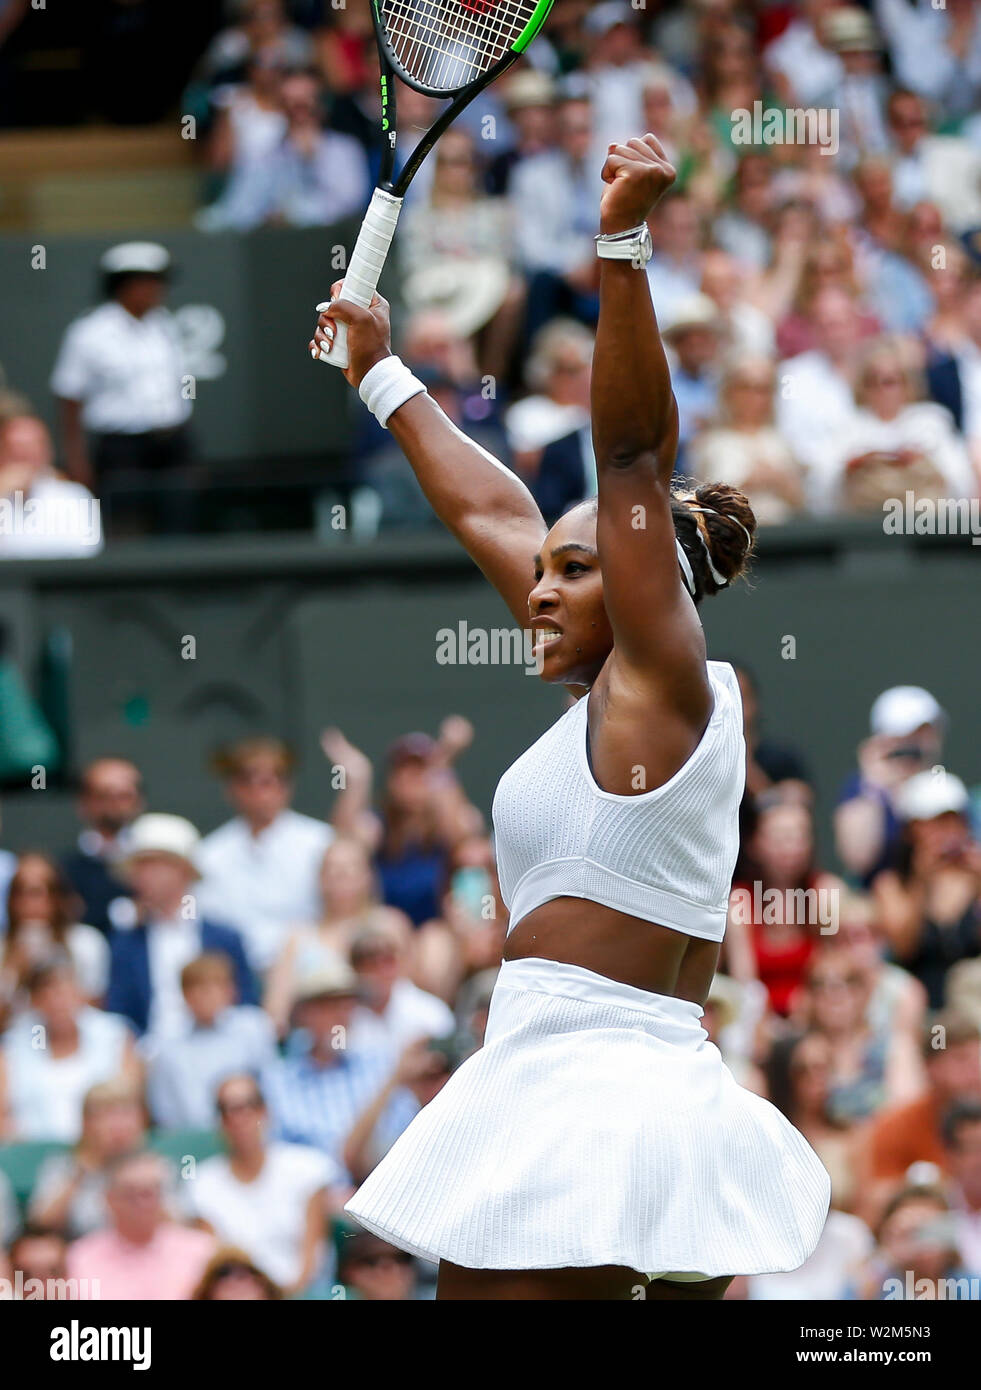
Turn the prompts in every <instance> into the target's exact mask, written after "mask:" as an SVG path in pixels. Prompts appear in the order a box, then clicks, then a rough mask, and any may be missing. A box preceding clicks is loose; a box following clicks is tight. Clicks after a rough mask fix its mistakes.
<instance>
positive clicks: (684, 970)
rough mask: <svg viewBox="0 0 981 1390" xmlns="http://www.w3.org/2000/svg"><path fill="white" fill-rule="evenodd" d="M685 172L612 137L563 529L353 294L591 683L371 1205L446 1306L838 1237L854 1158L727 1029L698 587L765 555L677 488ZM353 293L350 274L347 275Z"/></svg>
mask: <svg viewBox="0 0 981 1390" xmlns="http://www.w3.org/2000/svg"><path fill="white" fill-rule="evenodd" d="M673 178H674V170H673V169H672V168H671V166H670V164H669V163H668V162H667V160H666V158H665V156H664V152H663V150H662V148H661V146H660V144H659V143H658V141H657V140H656V139H655V138H654V137H653V136H652V135H647V136H645V137H644V138H643V139H634V140H630V141H629V142H628V143H627V144H625V145H615V146H611V147H610V151H609V157H608V158H607V160H606V163H605V166H604V169H603V179H604V181H605V183H606V189H605V191H604V193H603V197H602V202H601V205H600V212H601V229H602V230H601V235H600V238H599V239H598V241H597V249H598V252H599V254H600V255H601V256H602V258H603V259H602V262H601V289H600V316H599V326H598V330H597V336H596V350H595V362H594V369H593V385H592V413H593V439H594V447H595V454H596V465H597V473H598V479H599V494H598V498H597V499H596V500H595V501H589V502H584V503H582V504H580V505H579V506H578V507H576V508H575V509H574V510H573V511H571V512H568V513H567V514H566V515H565V516H563V517H562V518H561V519H560V520H559V521H558V522H557V523H556V524H555V525H554V526H553V527H552V529H551V530H547V528H546V526H545V524H544V522H543V520H542V517H541V514H540V513H539V511H538V509H537V507H536V506H535V503H534V502H533V500H532V498H531V497H530V495H529V493H528V492H527V490H526V489H525V487H524V486H523V484H522V483H521V482H520V481H519V480H518V479H517V478H516V477H515V476H514V474H512V473H511V472H509V471H508V470H507V469H506V468H504V467H502V466H501V465H500V464H499V463H497V462H496V461H495V460H494V459H492V458H490V457H489V456H488V455H487V454H486V453H484V451H483V450H482V449H479V448H477V447H476V446H475V445H474V444H472V443H470V442H469V441H468V440H467V439H466V438H465V436H464V435H462V434H461V433H460V432H459V431H458V430H457V429H456V428H455V427H454V426H453V425H452V424H451V423H450V422H449V420H448V419H447V418H446V417H445V416H444V415H443V414H442V413H441V411H440V410H439V408H438V407H437V406H436V404H435V403H434V402H433V401H432V400H431V399H430V397H429V396H428V395H426V394H425V390H424V387H423V386H422V384H421V383H420V382H418V381H416V380H415V379H414V378H413V377H412V374H411V373H410V372H409V370H408V368H406V367H405V366H404V365H403V364H402V363H401V362H400V361H399V360H398V359H397V358H394V357H392V355H391V349H390V346H389V325H388V312H387V305H386V304H385V303H384V301H382V300H380V299H376V300H375V301H374V302H373V304H372V306H371V308H370V309H361V308H357V307H355V306H354V305H352V304H350V303H347V302H332V304H331V306H330V307H329V308H328V310H327V311H326V312H325V313H324V314H322V316H321V318H320V320H319V325H318V328H317V331H316V334H315V337H314V339H313V340H312V341H311V343H310V350H311V352H312V353H313V355H314V356H320V355H321V354H325V353H329V350H330V344H331V342H332V340H333V332H334V328H333V322H332V320H333V319H338V320H341V321H342V322H344V323H346V324H347V325H348V329H349V337H348V345H349V351H350V354H351V357H350V366H349V368H348V369H347V372H346V375H347V377H348V380H349V381H350V382H351V384H352V385H354V386H357V387H358V388H359V391H360V394H361V397H362V399H363V400H364V401H365V402H366V404H367V405H368V406H369V408H370V409H372V410H373V412H374V413H375V415H376V416H377V418H378V419H379V420H380V421H381V422H382V424H386V425H387V426H388V428H389V429H390V430H391V432H392V434H393V435H394V437H395V439H396V440H397V441H398V443H399V445H400V446H401V447H402V449H403V450H404V451H405V454H406V455H407V457H408V459H409V461H410V463H411V464H412V467H413V468H414V470H415V472H416V475H417V477H418V478H419V481H420V484H421V485H422V487H423V489H424V491H425V493H426V496H427V497H428V498H429V501H430V503H431V504H432V506H433V508H434V509H435V511H436V512H437V514H438V515H439V517H440V518H441V519H442V520H443V522H444V523H445V524H446V525H447V526H448V527H449V529H450V530H451V531H452V532H453V534H454V535H455V536H456V537H457V538H458V539H459V540H460V541H461V542H462V543H463V545H464V546H465V547H466V549H467V550H468V551H469V552H470V554H471V556H472V557H473V559H474V560H475V561H476V563H477V564H478V565H479V566H480V568H481V569H482V570H483V572H484V574H485V575H486V576H487V578H488V579H489V580H490V581H491V583H492V584H494V586H495V587H496V588H497V589H498V590H499V591H500V593H501V595H502V596H503V598H504V599H505V601H506V602H507V603H508V605H509V607H510V608H511V611H512V612H513V613H514V615H515V617H516V618H517V619H518V621H519V622H520V623H521V624H522V625H523V626H527V625H528V623H529V621H530V624H531V627H532V628H533V630H534V632H535V634H536V646H535V650H536V653H537V654H538V655H539V657H540V660H541V669H542V675H543V676H544V679H545V680H547V681H551V682H555V683H557V684H560V685H565V686H566V687H567V688H568V689H569V690H571V691H572V693H573V694H574V695H576V696H577V697H578V698H577V701H576V703H575V704H574V705H573V706H572V707H571V708H570V709H569V710H568V711H567V712H566V713H565V714H564V715H563V716H562V717H561V718H560V719H559V720H558V721H557V722H556V723H555V724H553V725H552V727H551V728H550V729H549V730H548V731H547V732H546V733H545V734H544V735H543V737H542V738H540V739H539V740H538V742H537V743H535V744H533V745H532V747H531V748H529V749H528V750H527V752H525V753H524V754H523V755H522V756H521V757H520V758H519V759H518V761H517V762H516V763H514V764H513V766H512V767H510V768H509V769H508V771H507V772H506V773H505V774H504V776H503V778H502V779H501V782H500V785H499V786H498V789H497V793H496V795H495V798H494V826H495V833H496V849H497V855H498V866H499V871H500V877H501V886H502V891H503V894H504V898H505V901H506V902H507V904H508V908H509V911H510V926H509V935H508V939H507V945H506V949H505V959H504V961H503V963H502V966H501V971H500V975H499V978H498V982H497V985H496V987H495V990H494V994H493V999H492V1002H491V1008H490V1017H489V1021H488V1026H487V1034H486V1041H485V1044H484V1046H483V1047H482V1048H481V1050H480V1051H479V1052H477V1053H475V1054H474V1056H473V1057H471V1058H470V1059H469V1060H468V1061H466V1062H465V1063H464V1064H463V1066H462V1067H460V1069H459V1070H458V1071H457V1072H455V1073H454V1075H453V1076H452V1077H451V1079H450V1080H449V1082H448V1083H447V1084H446V1086H445V1087H444V1088H443V1089H442V1091H440V1093H439V1095H437V1096H436V1098H435V1099H434V1100H433V1101H431V1102H430V1104H429V1105H427V1106H426V1107H425V1108H424V1109H423V1110H422V1111H421V1112H420V1113H419V1115H418V1116H417V1117H416V1119H415V1120H414V1121H413V1123H412V1124H411V1125H410V1126H409V1128H408V1129H407V1130H406V1132H405V1133H404V1134H403V1135H402V1137H401V1138H400V1139H399V1140H398V1142H397V1143H396V1144H395V1145H394V1147H393V1148H392V1149H391V1150H390V1151H389V1153H388V1154H387V1155H386V1157H385V1158H384V1159H383V1160H382V1162H381V1163H380V1164H379V1165H378V1167H377V1168H376V1169H375V1170H374V1171H373V1172H372V1173H371V1175H370V1177H369V1178H368V1179H367V1181H366V1182H365V1183H364V1184H363V1185H362V1187H361V1188H360V1189H359V1190H358V1192H357V1193H356V1194H355V1195H354V1197H353V1198H352V1199H351V1201H350V1202H349V1203H348V1206H347V1210H348V1211H349V1212H350V1213H351V1215H353V1216H354V1217H355V1218H356V1219H357V1220H358V1221H360V1222H361V1224H362V1225H364V1226H366V1227H368V1229H369V1230H372V1231H374V1232H376V1233H377V1234H379V1235H382V1236H384V1237H385V1238H386V1239H388V1240H390V1241H392V1242H393V1243H394V1244H396V1245H398V1246H400V1247H401V1248H402V1249H405V1250H409V1251H412V1252H413V1253H415V1254H417V1255H419V1256H422V1257H423V1258H425V1259H429V1260H437V1261H439V1281H438V1295H437V1296H438V1297H439V1298H440V1299H629V1298H639V1297H646V1298H659V1299H660V1298H668V1299H686V1298H698V1299H709V1298H721V1297H722V1295H723V1294H724V1292H725V1289H726V1287H727V1285H728V1284H729V1282H730V1279H731V1278H732V1277H733V1276H734V1275H736V1274H755V1273H763V1272H769V1271H776V1270H789V1269H795V1268H796V1267H797V1266H799V1265H800V1264H802V1263H803V1261H804V1260H805V1259H806V1258H807V1257H808V1255H809V1254H810V1253H811V1251H812V1250H813V1249H814V1247H815V1245H816V1243H817V1240H818V1237H819V1236H820V1233H821V1229H822V1226H823V1224H824V1219H825V1216H826V1213H827V1209H828V1202H829V1189H830V1185H829V1181H828V1176H827V1174H826V1172H825V1170H824V1168H823V1167H822V1165H821V1163H820V1162H819V1161H818V1159H817V1157H816V1156H815V1154H814V1153H813V1151H812V1150H811V1149H810V1147H809V1146H808V1144H807V1143H806V1141H805V1140H804V1138H803V1136H802V1135H800V1134H799V1133H798V1132H797V1130H796V1129H794V1128H793V1127H792V1126H791V1125H790V1124H789V1122H788V1121H787V1120H785V1119H784V1117H783V1116H782V1115H781V1114H780V1113H779V1112H778V1111H777V1110H776V1109H775V1108H774V1107H773V1106H771V1105H770V1104H769V1103H768V1102H767V1101H765V1100H763V1099H762V1098H761V1097H759V1096H757V1095H754V1094H752V1093H751V1092H749V1091H746V1090H744V1089H742V1088H741V1087H740V1086H738V1085H737V1084H736V1082H735V1081H734V1079H733V1077H732V1075H731V1073H730V1072H729V1070H728V1069H727V1068H726V1066H725V1065H724V1063H723V1062H722V1059H721V1055H720V1053H719V1051H718V1050H717V1048H716V1047H715V1046H714V1045H713V1044H711V1043H710V1042H709V1041H708V1040H707V1034H706V1033H705V1031H704V1030H703V1028H702V1027H701V1024H700V1022H699V1019H700V1018H701V1016H702V1004H703V1002H704V1000H705V998H706V996H707V994H708V990H709V985H710V983H711V981H712V977H713V974H714V972H715V969H716V965H717V961H718V957H719V945H720V942H721V940H722V936H723V932H724V930H725V921H726V903H727V897H728V890H729V886H730V879H731V875H732V871H733V867H734V863H735V858H736V850H737V844H738V830H737V809H738V806H739V802H740V798H741V796H742V790H743V781H744V770H745V749H744V744H743V736H742V715H741V704H740V697H739V690H738V686H737V683H736V677H735V674H734V673H733V671H732V668H731V667H730V666H728V665H725V664H723V663H719V662H714V661H707V660H706V653H705V640H704V637H703V634H702V628H701V625H700V623H699V620H698V615H697V612H696V608H697V606H698V604H699V603H700V602H701V600H702V599H703V598H704V597H706V596H707V595H710V594H715V593H717V592H718V591H719V590H720V589H724V588H726V587H727V585H728V584H729V583H731V581H732V580H733V579H734V578H735V577H736V576H737V575H738V574H739V573H740V571H741V569H742V568H743V566H744V564H745V561H746V558H747V554H748V552H749V550H750V548H751V545H752V537H753V531H754V528H755V521H754V518H753V513H752V511H751V509H750V507H749V504H748V503H747V501H746V499H745V497H743V496H742V494H741V493H739V492H736V491H734V490H733V489H732V488H729V487H725V486H722V485H718V484H709V485H706V486H702V487H699V488H698V489H697V490H696V491H695V492H694V494H686V495H677V494H676V495H672V491H671V471H672V464H673V461H674V456H675V450H676V447H677V438H678V416H677V407H676V405H675V401H674V397H673V395H672V391H671V382H670V377H669V372H668V366H667V362H666V360H665V356H664V351H663V348H662V346H661V340H660V336H659V334H658V329H657V323H656V320H655V317H654V310H653V306H652V304H651V298H650V293H649V289H648V281H647V276H646V274H645V273H644V271H643V269H642V268H641V267H642V264H643V261H644V258H645V256H646V255H649V249H650V248H649V240H648V234H647V228H646V220H647V217H648V215H649V213H650V211H651V209H652V207H653V206H654V205H655V204H656V202H657V201H658V199H659V198H660V197H661V195H662V194H663V193H664V192H665V190H666V189H667V188H668V187H669V186H670V185H671V183H672V181H673ZM338 289H339V286H337V285H335V287H334V290H333V293H334V294H335V295H336V293H337V291H338Z"/></svg>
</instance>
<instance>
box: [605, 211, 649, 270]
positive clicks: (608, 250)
mask: <svg viewBox="0 0 981 1390" xmlns="http://www.w3.org/2000/svg"><path fill="white" fill-rule="evenodd" d="M596 254H597V256H599V257H600V258H601V259H602V260H605V261H629V262H630V263H631V265H632V266H633V267H634V269H635V270H641V269H642V268H643V267H644V266H645V265H646V264H647V262H648V261H649V260H650V258H651V257H652V256H653V254H654V244H653V242H652V241H651V229H650V227H648V225H647V223H646V222H642V223H641V224H640V226H639V227H631V228H630V230H629V232H614V233H612V234H611V235H609V236H602V235H601V236H598V237H597V238H596Z"/></svg>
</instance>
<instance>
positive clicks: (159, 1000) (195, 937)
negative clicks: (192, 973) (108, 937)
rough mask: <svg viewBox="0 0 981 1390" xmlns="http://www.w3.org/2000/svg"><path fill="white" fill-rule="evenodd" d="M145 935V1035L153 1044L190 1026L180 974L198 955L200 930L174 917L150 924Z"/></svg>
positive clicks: (199, 950) (192, 924)
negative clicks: (147, 990)
mask: <svg viewBox="0 0 981 1390" xmlns="http://www.w3.org/2000/svg"><path fill="white" fill-rule="evenodd" d="M146 936H147V954H148V956H149V959H150V1020H149V1025H148V1027H147V1033H148V1035H149V1038H151V1039H152V1040H153V1042H154V1043H156V1042H157V1041H159V1040H160V1039H161V1038H177V1037H180V1036H181V1035H182V1034H184V1033H185V1032H186V1031H187V1030H188V1028H189V1026H190V1023H191V1015H190V1012H189V1010H188V1007H187V1005H186V1004H185V1002H184V993H183V991H182V989H181V971H182V970H183V969H184V966H185V965H189V964H190V962H191V961H192V960H194V959H195V957H196V956H199V955H200V954H201V927H200V924H199V923H198V922H197V921H196V920H195V919H193V918H192V919H191V921H189V922H185V921H184V919H183V918H182V917H180V916H178V917H172V918H171V919H170V920H169V921H166V922H163V921H156V922H151V923H150V924H149V925H148V927H147V934H146ZM145 1042H147V1040H145Z"/></svg>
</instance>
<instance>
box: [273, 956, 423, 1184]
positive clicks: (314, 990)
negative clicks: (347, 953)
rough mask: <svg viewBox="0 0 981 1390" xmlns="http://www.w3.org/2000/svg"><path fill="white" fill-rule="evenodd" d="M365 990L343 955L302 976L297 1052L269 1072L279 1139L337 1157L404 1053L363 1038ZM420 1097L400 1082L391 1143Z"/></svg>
mask: <svg viewBox="0 0 981 1390" xmlns="http://www.w3.org/2000/svg"><path fill="white" fill-rule="evenodd" d="M360 992H361V984H360V981H359V979H358V976H357V974H356V973H355V971H354V970H353V969H352V968H351V966H349V965H348V964H347V962H346V961H344V960H341V959H338V960H336V961H333V962H332V963H330V964H327V965H323V966H321V967H320V968H319V969H317V970H313V971H311V972H310V974H309V975H306V976H304V977H302V978H301V979H300V982H299V984H298V986H297V988H296V992H295V994H294V998H293V1021H294V1023H295V1024H296V1025H297V1029H298V1032H297V1033H295V1034H294V1035H293V1037H292V1038H291V1040H290V1053H289V1055H288V1056H287V1057H285V1058H283V1059H282V1060H280V1061H277V1062H275V1063H274V1064H273V1065H272V1066H271V1067H269V1068H268V1070H267V1071H266V1072H265V1073H264V1075H263V1091H264V1093H265V1096H266V1099H267V1102H268V1105H269V1111H270V1114H271V1116H272V1120H273V1132H274V1136H275V1137H276V1138H277V1139H281V1140H285V1141H286V1142H287V1143H293V1144H311V1145H313V1147H314V1148H317V1149H320V1150H321V1151H322V1152H323V1153H325V1154H327V1155H328V1157H330V1158H332V1159H334V1160H335V1161H336V1162H337V1163H342V1162H343V1150H344V1143H345V1140H346V1139H347V1137H348V1135H349V1133H350V1132H351V1130H352V1129H353V1128H354V1125H355V1122H356V1121H357V1119H358V1117H359V1116H360V1115H361V1113H362V1112H363V1111H364V1109H365V1108H366V1107H367V1105H368V1104H369V1102H370V1101H371V1100H373V1099H374V1097H375V1096H376V1095H377V1094H378V1092H379V1091H380V1090H381V1089H382V1087H383V1086H384V1085H385V1084H386V1083H387V1082H388V1081H389V1079H390V1078H391V1076H392V1073H393V1072H394V1071H395V1067H396V1064H397V1061H398V1054H397V1053H396V1051H395V1049H394V1048H393V1047H391V1046H390V1045H386V1046H379V1045H376V1044H374V1043H367V1044H365V1045H364V1046H362V1045H360V1044H357V1043H356V1042H355V1041H354V1039H353V1036H352V1023H353V1020H354V1013H355V1009H356V1007H357V1004H358V1000H359V996H360ZM418 1109H419V1106H418V1103H417V1102H416V1101H415V1100H414V1098H413V1097H412V1096H411V1095H410V1094H409V1093H408V1092H407V1091H405V1090H404V1088H401V1089H400V1090H399V1091H398V1092H397V1094H396V1095H394V1096H393V1098H392V1102H391V1105H390V1107H389V1109H388V1111H387V1113H386V1117H385V1125H384V1129H385V1134H386V1136H387V1139H388V1143H389V1144H391V1143H394V1141H395V1139H396V1138H397V1137H398V1135H399V1134H400V1133H401V1132H402V1130H403V1129H405V1128H406V1126H407V1125H408V1123H409V1121H410V1120H411V1119H412V1118H413V1116H414V1115H415V1114H416V1112H417V1111H418Z"/></svg>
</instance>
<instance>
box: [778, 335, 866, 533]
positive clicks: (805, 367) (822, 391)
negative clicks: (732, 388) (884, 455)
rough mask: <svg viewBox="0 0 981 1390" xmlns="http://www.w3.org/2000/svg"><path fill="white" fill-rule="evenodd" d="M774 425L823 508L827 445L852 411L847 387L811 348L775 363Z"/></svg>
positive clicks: (817, 504) (827, 504)
mask: <svg viewBox="0 0 981 1390" xmlns="http://www.w3.org/2000/svg"><path fill="white" fill-rule="evenodd" d="M776 413H777V421H776V423H777V428H778V429H779V431H780V433H781V434H782V435H783V436H784V438H785V439H786V441H787V443H788V444H789V445H790V448H791V450H792V452H793V453H794V455H795V456H796V457H797V458H798V459H799V460H800V461H801V463H803V464H804V465H805V466H806V467H807V468H808V469H809V470H810V471H809V476H808V478H807V484H806V485H807V488H808V492H809V494H810V497H809V501H810V505H811V507H812V508H813V509H814V510H815V511H827V510H828V509H829V507H830V501H829V498H828V492H827V483H826V474H827V469H828V460H827V445H828V442H829V441H830V440H831V439H832V437H833V436H834V435H836V434H837V433H839V432H842V431H843V430H844V427H845V426H846V425H847V424H848V422H849V421H850V420H851V419H852V417H853V416H854V414H855V401H854V398H853V397H852V391H851V387H850V386H849V384H848V382H847V381H846V380H845V378H844V377H843V376H842V375H841V374H840V373H839V372H838V371H837V370H836V368H835V367H834V365H833V364H832V362H831V360H830V358H828V357H826V356H825V355H824V353H823V352H819V351H818V350H817V349H816V348H814V349H812V350H811V351H809V352H801V353H798V354H797V356H796V357H788V358H786V359H785V360H784V361H783V362H781V363H780V365H779V367H778V368H777V412H776Z"/></svg>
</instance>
